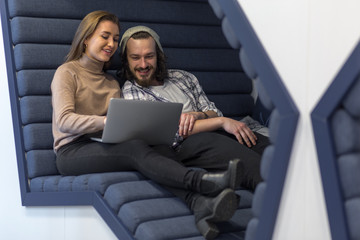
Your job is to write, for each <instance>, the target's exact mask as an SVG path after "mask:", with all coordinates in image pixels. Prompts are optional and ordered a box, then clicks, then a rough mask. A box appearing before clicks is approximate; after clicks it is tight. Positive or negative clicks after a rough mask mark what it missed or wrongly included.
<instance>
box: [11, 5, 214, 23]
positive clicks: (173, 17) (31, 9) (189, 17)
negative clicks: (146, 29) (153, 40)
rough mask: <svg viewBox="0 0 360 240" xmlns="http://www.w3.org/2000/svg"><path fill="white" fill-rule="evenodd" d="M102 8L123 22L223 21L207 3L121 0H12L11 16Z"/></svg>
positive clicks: (73, 15)
mask: <svg viewBox="0 0 360 240" xmlns="http://www.w3.org/2000/svg"><path fill="white" fill-rule="evenodd" d="M154 4H156V8H155V7H154ZM49 9H51V11H49ZM99 9H102V10H106V11H110V12H113V13H115V14H116V15H118V16H119V18H120V21H139V22H148V23H152V22H168V23H173V24H178V23H180V24H204V25H219V20H218V19H217V18H214V17H213V12H212V10H211V8H210V6H208V4H207V3H206V2H204V3H202V2H188V3H187V2H177V1H151V0H147V1H143V0H131V1H129V0H118V1H111V3H110V4H104V2H102V1H97V0H77V1H71V0H63V1H47V0H43V1H27V0H18V1H9V11H10V16H11V17H15V16H31V17H48V18H68V19H82V18H83V17H84V16H85V15H86V14H87V13H89V12H91V11H95V10H99ZM146 9H151V11H147V10H146ZM144 10H145V11H144Z"/></svg>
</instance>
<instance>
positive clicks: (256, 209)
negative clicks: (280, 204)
mask: <svg viewBox="0 0 360 240" xmlns="http://www.w3.org/2000/svg"><path fill="white" fill-rule="evenodd" d="M212 3H213V4H212V6H213V7H214V8H219V6H218V5H216V1H212ZM215 12H218V14H219V15H220V16H223V14H220V13H219V12H220V10H219V9H218V10H215ZM222 28H223V31H224V34H225V36H226V38H227V40H228V41H229V43H230V45H231V46H232V47H233V48H235V49H238V50H239V58H240V61H241V65H242V66H243V68H244V71H245V73H246V74H247V75H248V76H249V78H251V79H253V81H254V83H255V85H256V86H257V90H258V94H259V99H258V102H264V103H266V104H265V105H262V106H264V109H266V110H267V114H271V117H270V126H269V130H270V136H269V137H270V142H271V145H269V146H268V147H267V148H266V149H265V151H264V154H263V157H262V159H261V176H262V177H263V179H264V181H263V182H261V183H260V184H259V185H258V186H257V188H256V190H255V194H254V199H253V205H252V210H253V218H252V219H251V220H250V222H249V225H248V228H247V231H246V238H245V239H247V240H251V239H255V232H256V230H257V228H258V223H259V216H260V213H261V207H262V206H263V201H264V200H265V191H266V187H267V183H266V181H267V180H268V175H269V174H268V172H269V169H270V166H271V162H272V159H273V157H274V148H275V144H276V139H277V132H278V130H279V126H278V124H279V113H278V111H277V110H276V109H275V106H274V105H273V103H272V101H271V99H270V97H269V96H268V94H267V93H266V90H265V88H264V87H263V86H262V84H261V79H260V78H259V75H258V73H257V71H256V69H255V68H254V66H253V64H252V63H251V62H250V60H249V58H248V57H247V55H246V53H245V49H244V48H242V47H241V43H240V42H239V40H238V39H237V37H236V35H235V34H234V33H233V29H232V28H231V26H230V24H229V20H228V19H227V18H226V17H224V18H223V19H222Z"/></svg>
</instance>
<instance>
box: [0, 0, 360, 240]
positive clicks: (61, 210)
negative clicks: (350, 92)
mask: <svg viewBox="0 0 360 240" xmlns="http://www.w3.org/2000/svg"><path fill="white" fill-rule="evenodd" d="M238 1H239V2H240V3H241V5H242V7H243V8H244V10H245V12H246V14H247V15H248V18H249V20H250V22H251V23H252V24H253V26H254V28H255V30H256V32H257V34H258V36H259V38H260V40H261V41H262V42H263V44H264V46H265V48H266V50H267V51H268V53H269V55H270V58H271V59H272V61H273V62H274V65H275V67H276V68H277V70H278V72H279V74H280V76H281V77H282V79H283V80H284V82H285V85H286V87H287V88H288V90H289V92H290V93H291V95H292V97H293V99H294V101H295V103H296V105H297V107H298V108H299V111H300V113H301V116H300V120H299V127H298V130H297V136H296V139H295V148H294V150H293V153H292V157H291V159H290V165H289V171H288V176H287V182H286V184H285V189H284V195H283V199H282V203H281V207H280V212H279V217H278V222H277V225H276V229H275V233H274V238H273V239H279V240H289V239H291V240H304V239H305V240H312V239H314V240H329V239H331V237H330V232H329V226H328V222H327V216H326V208H325V205H324V200H323V193H322V186H321V180H320V175H319V167H318V162H317V156H316V150H315V146H314V140H313V136H312V129H311V122H310V113H311V111H312V109H313V107H314V106H315V105H316V103H317V101H318V99H319V98H320V97H321V96H322V94H323V93H324V91H325V90H326V88H327V86H328V85H329V83H330V82H331V81H332V80H333V78H334V77H335V75H336V73H337V72H338V71H339V69H340V68H341V66H342V64H343V63H344V61H345V60H346V58H347V56H348V55H349V54H350V52H351V50H352V49H353V47H354V46H355V45H356V44H357V42H358V40H359V36H360V15H359V14H358V10H359V9H360V1H358V0H317V1H314V0H298V1H295V0H252V1H247V0H238ZM2 41H3V38H2V31H1V30H0V45H1V47H0V112H1V113H2V114H1V117H0V126H1V127H0V130H1V132H0V133H1V136H2V138H1V139H0V152H1V158H0V189H1V192H2V194H1V198H0V214H1V216H0V239H9V240H12V239H14V240H17V239H38V240H42V239H44V240H47V239H50V238H51V239H54V240H57V239H66V240H69V239H115V236H114V235H113V233H112V232H111V231H110V230H109V228H108V227H107V226H106V224H105V223H104V222H103V220H102V219H101V217H100V216H99V215H98V214H97V212H96V211H95V210H94V209H93V208H92V207H22V206H21V201H20V189H19V181H18V173H17V165H16V158H15V148H14V139H13V132H12V123H11V111H10V102H9V94H8V85H7V77H6V68H5V57H4V52H3V42H2ZM4 136H5V138H4ZM20 229H21V231H20Z"/></svg>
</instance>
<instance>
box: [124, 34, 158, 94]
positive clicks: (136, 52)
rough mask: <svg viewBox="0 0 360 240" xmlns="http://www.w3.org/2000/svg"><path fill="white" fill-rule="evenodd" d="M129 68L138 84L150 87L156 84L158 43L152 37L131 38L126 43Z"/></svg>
mask: <svg viewBox="0 0 360 240" xmlns="http://www.w3.org/2000/svg"><path fill="white" fill-rule="evenodd" d="M126 48H127V60H128V63H129V69H130V71H131V73H132V74H133V75H134V77H135V81H136V83H137V84H139V85H140V86H143V87H148V86H152V85H157V84H156V82H157V81H156V79H155V72H156V68H157V64H156V62H157V55H156V43H155V41H154V39H153V38H152V37H149V38H147V39H133V38H130V39H129V40H128V42H127V45H126Z"/></svg>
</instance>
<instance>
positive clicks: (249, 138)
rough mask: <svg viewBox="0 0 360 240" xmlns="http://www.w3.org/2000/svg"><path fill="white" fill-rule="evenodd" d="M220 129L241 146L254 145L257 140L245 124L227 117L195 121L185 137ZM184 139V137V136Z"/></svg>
mask: <svg viewBox="0 0 360 240" xmlns="http://www.w3.org/2000/svg"><path fill="white" fill-rule="evenodd" d="M220 128H222V129H224V130H225V131H226V132H228V133H231V134H233V135H234V136H235V137H236V139H237V140H238V141H239V143H241V144H246V145H247V146H248V147H251V146H252V145H256V140H257V138H256V136H255V134H254V133H253V132H252V131H251V130H250V128H249V127H248V126H247V125H246V124H245V123H243V122H239V121H236V120H234V119H231V118H227V117H215V118H208V119H202V120H198V121H195V123H194V126H193V129H192V131H189V134H188V135H187V136H189V135H192V134H196V133H200V132H208V131H215V130H217V129H220ZM184 137H186V135H185V136H184Z"/></svg>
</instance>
